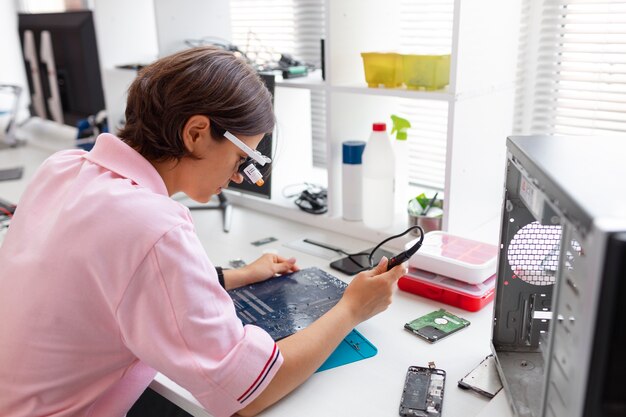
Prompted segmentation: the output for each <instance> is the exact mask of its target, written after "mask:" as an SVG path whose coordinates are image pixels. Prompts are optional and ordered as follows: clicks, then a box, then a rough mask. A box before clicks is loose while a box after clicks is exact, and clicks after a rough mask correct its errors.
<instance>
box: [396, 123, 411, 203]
mask: <svg viewBox="0 0 626 417" xmlns="http://www.w3.org/2000/svg"><path fill="white" fill-rule="evenodd" d="M391 121H392V124H393V126H392V129H391V134H392V135H393V134H394V133H395V134H396V140H394V141H393V142H394V143H393V150H394V154H395V157H396V185H395V188H396V201H395V203H396V208H399V209H401V210H402V211H403V212H404V210H406V209H407V207H408V201H409V200H410V195H409V194H410V193H409V144H408V142H407V136H408V135H407V130H408V129H409V128H410V127H411V123H410V122H409V121H408V120H407V119H404V118H402V117H400V116H396V115H395V114H392V115H391Z"/></svg>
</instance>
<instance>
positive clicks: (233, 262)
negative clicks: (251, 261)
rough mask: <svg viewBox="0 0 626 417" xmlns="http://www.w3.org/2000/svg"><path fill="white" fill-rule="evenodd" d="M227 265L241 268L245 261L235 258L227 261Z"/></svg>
mask: <svg viewBox="0 0 626 417" xmlns="http://www.w3.org/2000/svg"><path fill="white" fill-rule="evenodd" d="M228 265H230V266H231V268H235V269H237V268H243V267H244V266H246V265H247V264H246V261H244V260H243V259H241V258H237V259H231V260H229V261H228Z"/></svg>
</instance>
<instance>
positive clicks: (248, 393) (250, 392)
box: [237, 343, 280, 404]
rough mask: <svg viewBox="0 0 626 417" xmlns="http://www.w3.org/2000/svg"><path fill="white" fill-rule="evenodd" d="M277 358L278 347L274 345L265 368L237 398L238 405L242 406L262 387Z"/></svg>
mask: <svg viewBox="0 0 626 417" xmlns="http://www.w3.org/2000/svg"><path fill="white" fill-rule="evenodd" d="M279 356H280V350H279V349H278V345H276V344H275V343H274V350H273V351H272V354H271V355H270V357H269V359H268V360H267V362H266V363H265V366H264V367H263V369H262V370H261V372H260V373H259V375H258V376H257V377H256V379H255V380H254V382H253V383H252V384H251V385H250V386H249V387H248V389H247V390H246V391H245V392H244V393H243V394H241V396H240V397H239V398H237V401H239V403H240V404H243V403H244V402H245V401H246V400H247V399H248V398H250V396H251V395H253V394H254V393H255V391H256V390H257V389H259V387H260V386H261V385H263V381H265V378H267V376H268V375H269V374H270V373H271V371H272V369H273V368H274V365H276V362H277V361H278V357H279Z"/></svg>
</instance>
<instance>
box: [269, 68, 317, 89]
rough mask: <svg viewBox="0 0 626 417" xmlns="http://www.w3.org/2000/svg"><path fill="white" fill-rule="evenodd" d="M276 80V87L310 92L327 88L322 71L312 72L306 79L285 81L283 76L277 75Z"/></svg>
mask: <svg viewBox="0 0 626 417" xmlns="http://www.w3.org/2000/svg"><path fill="white" fill-rule="evenodd" d="M275 80H276V87H289V88H306V89H309V90H323V89H324V88H326V82H325V81H324V80H323V79H322V71H321V70H315V71H313V72H310V73H309V75H307V76H306V77H297V78H288V79H283V77H282V76H281V75H279V74H276V77H275Z"/></svg>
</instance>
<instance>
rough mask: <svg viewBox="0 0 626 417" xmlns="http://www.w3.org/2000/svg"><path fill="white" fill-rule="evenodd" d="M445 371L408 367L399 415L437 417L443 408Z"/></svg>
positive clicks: (433, 366) (404, 416) (430, 366)
mask: <svg viewBox="0 0 626 417" xmlns="http://www.w3.org/2000/svg"><path fill="white" fill-rule="evenodd" d="M445 382H446V371H444V370H443V369H437V368H435V365H434V364H433V363H430V364H429V367H428V368H425V367H422V366H410V367H409V369H408V371H407V373H406V379H405V381H404V388H403V390H402V397H401V398H400V415H401V416H403V417H439V416H441V409H442V406H443V392H444V388H445Z"/></svg>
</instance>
